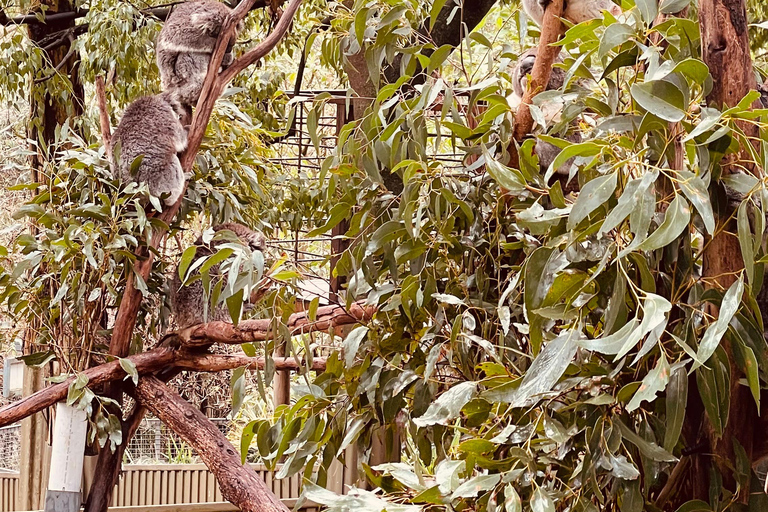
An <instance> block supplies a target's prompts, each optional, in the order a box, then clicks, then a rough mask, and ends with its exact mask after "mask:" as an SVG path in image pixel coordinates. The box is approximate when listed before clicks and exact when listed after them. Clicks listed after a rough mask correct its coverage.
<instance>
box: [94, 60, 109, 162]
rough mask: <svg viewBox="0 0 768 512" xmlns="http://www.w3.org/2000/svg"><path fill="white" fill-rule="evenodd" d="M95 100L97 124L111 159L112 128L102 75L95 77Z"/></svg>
mask: <svg viewBox="0 0 768 512" xmlns="http://www.w3.org/2000/svg"><path fill="white" fill-rule="evenodd" d="M96 101H97V102H98V104H99V126H100V127H101V140H102V142H103V143H104V147H105V148H107V156H108V157H109V160H110V161H112V148H111V142H112V129H111V127H110V122H109V109H108V108H107V93H106V87H105V85H104V77H103V76H101V75H99V76H97V77H96Z"/></svg>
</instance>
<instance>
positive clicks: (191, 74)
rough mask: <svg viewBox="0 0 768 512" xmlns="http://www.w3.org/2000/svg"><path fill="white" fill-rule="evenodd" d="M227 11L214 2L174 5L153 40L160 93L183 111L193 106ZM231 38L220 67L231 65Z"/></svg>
mask: <svg viewBox="0 0 768 512" xmlns="http://www.w3.org/2000/svg"><path fill="white" fill-rule="evenodd" d="M230 12H231V9H230V8H229V7H227V6H226V5H225V4H223V3H221V2H217V1H216V0H196V1H194V2H186V3H183V4H179V5H177V6H176V7H175V8H174V9H173V11H172V12H171V14H170V16H168V19H167V20H166V21H165V25H163V29H162V30H161V31H160V35H159V36H158V37H157V45H156V48H157V66H158V67H159V68H160V81H161V83H162V86H163V90H165V91H169V92H171V93H172V94H173V95H174V96H175V97H176V98H177V99H178V100H179V101H180V102H181V103H182V104H183V105H184V106H185V107H186V108H188V109H191V108H192V107H194V106H195V105H197V100H198V99H199V98H200V93H201V91H202V88H203V82H204V81H205V75H206V73H207V72H208V63H209V62H210V60H211V55H212V54H213V50H214V48H215V46H216V40H217V39H218V37H219V33H220V32H221V27H222V24H223V23H224V19H225V18H226V17H227V15H228V14H229V13H230ZM240 30H242V24H238V26H237V30H236V31H235V35H233V36H232V38H231V40H230V41H229V42H228V43H227V52H226V53H225V55H224V60H223V61H222V63H221V65H222V67H223V68H226V67H227V66H229V65H230V64H232V61H233V57H232V48H233V46H234V44H235V41H236V40H237V32H239V31H240Z"/></svg>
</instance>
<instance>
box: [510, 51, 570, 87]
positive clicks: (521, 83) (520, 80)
mask: <svg viewBox="0 0 768 512" xmlns="http://www.w3.org/2000/svg"><path fill="white" fill-rule="evenodd" d="M538 53H539V48H538V46H534V47H533V48H531V49H529V50H527V51H525V52H523V53H522V55H520V57H519V58H518V59H517V65H516V66H515V69H514V71H512V88H513V89H514V91H515V94H516V95H517V96H518V97H519V98H521V99H522V97H523V95H524V94H525V90H526V89H527V88H528V75H530V74H531V71H533V64H534V63H535V62H536V56H537V55H538ZM555 62H562V59H560V58H559V57H558V58H557V60H556V61H555ZM564 82H565V71H563V70H562V69H560V68H552V72H551V73H550V75H549V83H547V90H548V91H552V90H555V89H560V88H561V87H562V86H563V83H564Z"/></svg>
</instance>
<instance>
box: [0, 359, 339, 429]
mask: <svg viewBox="0 0 768 512" xmlns="http://www.w3.org/2000/svg"><path fill="white" fill-rule="evenodd" d="M125 359H128V360H129V361H131V362H132V363H133V364H134V366H135V367H136V372H137V373H138V374H139V376H141V377H145V376H149V375H152V374H155V373H158V372H162V371H164V370H169V369H172V370H188V371H197V372H220V371H223V370H232V369H234V368H240V367H243V366H244V367H246V368H248V369H249V370H251V371H257V370H263V369H264V367H265V365H266V362H267V360H266V358H264V357H249V356H246V355H245V354H232V355H221V354H199V353H198V354H196V353H192V352H189V351H186V350H178V349H173V348H171V347H159V348H155V349H152V350H149V351H147V352H143V353H141V354H137V355H135V356H130V357H126V358H125ZM272 361H273V362H274V365H275V368H276V369H278V370H294V371H300V370H303V369H305V368H306V367H307V366H306V365H305V364H304V363H303V362H302V361H297V360H296V359H294V358H292V357H278V358H273V359H272ZM325 365H326V360H325V358H317V359H313V360H312V364H311V365H310V366H309V369H311V370H313V371H323V370H325ZM81 375H85V376H86V377H88V386H89V387H91V388H93V387H97V386H100V385H102V384H106V383H108V382H114V381H117V380H121V379H124V378H125V377H126V375H127V374H126V372H125V370H123V367H122V366H121V365H120V361H119V360H114V361H110V362H108V363H104V364H101V365H99V366H94V367H93V368H89V369H87V370H85V371H83V372H82V373H81ZM74 380H75V377H71V378H69V379H67V380H66V381H64V382H60V383H58V384H54V385H52V386H49V387H47V388H45V389H41V390H40V391H38V392H37V393H34V394H32V395H29V396H28V397H26V398H23V399H21V400H19V401H18V402H14V403H12V404H10V405H6V406H5V407H3V408H2V409H0V427H4V426H6V425H10V424H11V423H15V422H17V421H19V420H22V419H24V418H26V417H27V416H31V415H32V414H35V413H38V412H40V411H42V410H43V409H45V408H46V407H50V406H52V405H54V404H55V403H56V402H60V401H61V400H64V399H65V398H66V397H67V393H68V391H69V386H70V384H72V382H74Z"/></svg>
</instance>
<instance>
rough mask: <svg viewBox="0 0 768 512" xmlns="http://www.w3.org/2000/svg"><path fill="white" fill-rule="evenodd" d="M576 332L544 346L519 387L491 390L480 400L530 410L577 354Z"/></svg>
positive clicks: (565, 334)
mask: <svg viewBox="0 0 768 512" xmlns="http://www.w3.org/2000/svg"><path fill="white" fill-rule="evenodd" d="M578 338H579V333H578V331H575V330H570V331H566V332H564V333H563V334H561V335H560V336H558V337H557V338H555V339H554V340H552V341H550V342H549V343H547V345H546V346H545V347H544V349H543V350H542V351H541V352H540V353H539V355H538V356H536V359H534V360H533V363H531V366H530V368H528V371H526V372H525V376H524V377H523V380H522V382H521V383H520V387H519V388H517V389H513V390H506V389H502V390H495V389H490V390H488V391H486V392H485V393H483V398H485V399H486V400H489V401H491V402H504V403H508V404H510V406H512V407H529V406H531V405H533V404H535V403H536V402H538V400H539V399H540V395H541V394H543V393H546V392H548V391H550V390H551V389H552V388H553V387H554V385H555V384H557V382H558V381H559V380H560V377H562V376H563V373H565V370H566V369H567V368H568V365H569V364H571V361H572V360H573V356H575V355H576V350H577V348H578V345H577V343H576V341H577V340H578Z"/></svg>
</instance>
